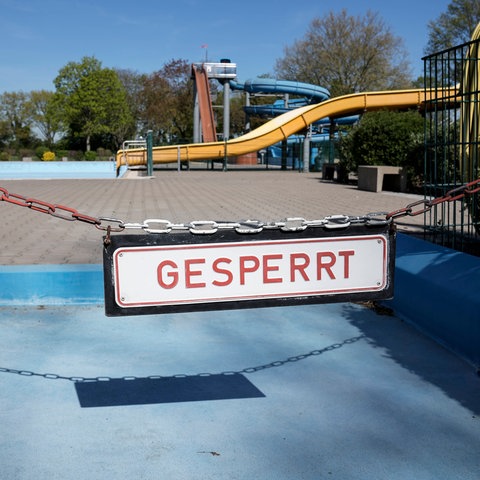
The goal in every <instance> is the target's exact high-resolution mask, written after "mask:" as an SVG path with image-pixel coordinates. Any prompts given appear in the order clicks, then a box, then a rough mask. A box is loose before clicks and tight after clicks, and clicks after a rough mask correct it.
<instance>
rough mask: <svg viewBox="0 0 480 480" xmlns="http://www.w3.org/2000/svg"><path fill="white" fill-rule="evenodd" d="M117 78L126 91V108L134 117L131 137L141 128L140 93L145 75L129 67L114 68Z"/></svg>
mask: <svg viewBox="0 0 480 480" xmlns="http://www.w3.org/2000/svg"><path fill="white" fill-rule="evenodd" d="M115 71H116V72H117V75H118V78H119V79H120V82H121V83H122V85H123V88H124V89H125V93H126V99H127V104H128V108H129V109H130V112H131V114H132V117H133V118H134V119H135V131H133V132H132V138H133V136H135V134H136V133H137V130H140V129H141V123H140V116H141V111H142V101H141V95H142V90H143V86H144V83H145V81H146V78H147V75H146V74H144V73H138V72H136V71H134V70H130V69H116V70H115Z"/></svg>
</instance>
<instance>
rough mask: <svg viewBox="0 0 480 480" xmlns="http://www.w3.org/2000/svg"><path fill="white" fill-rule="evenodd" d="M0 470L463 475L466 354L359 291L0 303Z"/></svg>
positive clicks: (478, 405)
mask: <svg viewBox="0 0 480 480" xmlns="http://www.w3.org/2000/svg"><path fill="white" fill-rule="evenodd" d="M0 329H1V332H2V334H1V336H0V384H1V388H0V405H1V409H0V426H1V430H2V435H1V436H0V452H1V453H0V464H1V465H2V478H5V479H16V480H27V479H28V480H30V479H32V480H33V479H44V478H45V479H47V478H48V479H69V478H75V479H78V480H87V479H88V480H90V479H96V480H100V479H109V480H110V479H113V478H115V479H133V478H135V479H139V478H142V479H158V478H168V479H190V478H191V479H194V478H198V479H217V478H221V479H227V478H231V479H234V478H235V479H252V478H259V479H260V478H261V479H265V480H267V479H276V480H278V479H288V480H291V479H311V480H318V479H322V478H329V479H331V478H338V479H388V480H397V479H398V480H405V479H416V480H419V479H422V480H424V479H432V480H442V479H445V480H451V479H454V478H455V479H456V478H461V479H462V480H470V479H471V480H477V479H478V478H479V472H480V455H478V453H479V451H480V387H479V379H478V378H477V376H476V375H475V372H474V370H472V368H471V366H469V365H468V364H466V363H464V362H463V361H462V360H460V359H459V358H458V357H456V356H454V355H452V354H451V353H450V352H448V351H447V350H445V349H444V348H442V347H441V346H439V345H438V344H437V343H435V342H433V341H431V340H429V339H428V338H427V337H425V336H423V335H421V334H419V333H418V332H417V331H416V330H414V329H413V328H412V327H411V326H409V325H408V324H406V323H403V322H402V321H400V320H399V319H398V318H396V317H395V316H389V315H379V314H377V313H375V312H374V311H373V310H371V309H369V308H366V307H365V306H363V305H359V304H347V303H340V304H330V305H315V306H302V307H283V308H268V309H255V310H239V311H228V312H205V313H185V314H175V315H162V316H142V317H122V318H107V317H105V316H104V313H103V306H95V305H90V306H70V307H61V306H46V307H42V306H37V307H3V308H2V309H0Z"/></svg>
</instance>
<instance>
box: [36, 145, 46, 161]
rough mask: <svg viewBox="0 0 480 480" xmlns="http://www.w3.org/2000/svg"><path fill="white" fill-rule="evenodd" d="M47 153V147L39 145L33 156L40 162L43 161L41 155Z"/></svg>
mask: <svg viewBox="0 0 480 480" xmlns="http://www.w3.org/2000/svg"><path fill="white" fill-rule="evenodd" d="M48 151H49V149H48V148H47V147H45V146H43V145H41V146H39V147H37V148H36V149H35V155H36V156H37V157H38V158H39V159H40V160H43V154H44V153H45V152H48Z"/></svg>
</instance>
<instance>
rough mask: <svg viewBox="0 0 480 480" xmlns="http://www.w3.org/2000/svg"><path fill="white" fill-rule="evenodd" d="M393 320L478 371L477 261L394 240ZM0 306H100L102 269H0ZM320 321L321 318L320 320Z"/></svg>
mask: <svg viewBox="0 0 480 480" xmlns="http://www.w3.org/2000/svg"><path fill="white" fill-rule="evenodd" d="M394 275H395V279H394V298H393V299H392V300H387V301H384V302H382V303H383V304H384V306H387V307H389V308H391V309H392V310H393V311H394V313H395V315H396V317H397V318H399V319H401V320H403V321H405V322H408V323H410V324H412V325H414V326H415V327H416V328H417V329H419V330H420V331H422V332H423V333H424V334H426V335H427V336H429V337H431V338H433V339H434V340H436V341H437V342H438V343H440V344H442V345H444V346H445V347H446V348H448V349H449V350H451V351H453V352H454V353H455V354H457V355H458V356H460V357H462V358H463V359H465V360H466V361H468V362H469V363H471V364H472V365H473V366H475V368H477V369H478V368H479V367H480V295H479V292H480V257H474V256H471V255H467V254H464V253H461V252H458V251H455V250H451V249H448V248H444V247H441V246H438V245H434V244H432V243H429V242H425V241H423V240H419V239H416V238H413V237H409V236H407V235H402V234H399V235H398V237H397V252H396V266H395V273H394ZM0 284H1V285H2V288H1V289H0V305H1V306H10V307H11V306H40V305H45V306H46V305H92V304H93V305H96V304H98V305H102V304H103V303H104V294H103V268H102V266H101V265H24V266H0ZM319 322H321V319H319Z"/></svg>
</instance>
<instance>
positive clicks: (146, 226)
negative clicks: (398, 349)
mask: <svg viewBox="0 0 480 480" xmlns="http://www.w3.org/2000/svg"><path fill="white" fill-rule="evenodd" d="M477 192H480V179H477V180H474V181H472V182H469V183H466V184H464V185H462V186H460V187H457V188H454V189H452V190H450V191H448V192H447V193H446V194H445V195H443V196H442V197H437V198H433V199H423V200H418V201H416V202H412V203H410V204H408V205H407V206H405V207H403V208H400V209H398V210H394V211H393V212H390V213H388V212H373V213H367V214H365V215H361V216H349V215H330V216H327V217H324V218H321V219H317V220H307V219H305V218H302V217H291V218H286V219H284V220H281V221H276V222H262V221H260V220H242V221H240V222H230V221H227V222H220V221H214V220H195V221H191V222H189V223H172V222H170V221H169V220H165V219H161V218H149V219H147V220H144V221H143V222H142V223H125V222H124V221H123V220H121V219H118V218H111V217H99V218H96V217H92V216H90V215H85V214H83V213H80V212H79V211H78V210H76V209H75V208H71V207H66V206H64V205H57V204H53V203H49V202H45V201H43V200H38V199H35V198H29V197H26V196H24V195H20V194H17V193H10V192H9V191H8V190H7V189H6V188H3V187H0V194H1V196H0V201H3V202H8V203H11V204H13V205H17V206H20V207H27V208H29V209H31V210H34V211H36V212H40V213H46V214H48V215H51V216H53V217H57V218H60V219H62V220H67V221H75V220H77V221H80V222H84V223H88V224H90V225H94V226H95V227H96V228H98V229H99V230H102V231H107V232H109V233H110V232H122V231H124V230H142V231H143V232H144V233H148V234H166V233H171V232H174V231H188V232H190V233H191V234H193V235H210V234H213V233H216V232H218V231H219V230H235V231H236V232H237V233H242V234H253V233H258V232H261V231H262V230H268V229H279V230H282V231H285V232H299V231H302V230H305V229H306V228H315V227H323V228H326V229H337V228H346V227H349V226H350V225H352V224H363V225H367V226H381V225H387V224H390V223H392V222H393V221H394V220H395V219H397V218H399V217H404V216H411V217H414V216H417V215H421V214H422V213H426V212H428V211H430V210H431V209H432V208H433V207H434V206H436V205H439V204H441V203H445V202H453V201H457V200H461V199H463V198H465V197H470V196H472V195H474V194H475V193H477Z"/></svg>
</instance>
